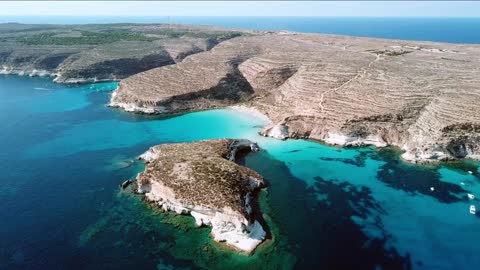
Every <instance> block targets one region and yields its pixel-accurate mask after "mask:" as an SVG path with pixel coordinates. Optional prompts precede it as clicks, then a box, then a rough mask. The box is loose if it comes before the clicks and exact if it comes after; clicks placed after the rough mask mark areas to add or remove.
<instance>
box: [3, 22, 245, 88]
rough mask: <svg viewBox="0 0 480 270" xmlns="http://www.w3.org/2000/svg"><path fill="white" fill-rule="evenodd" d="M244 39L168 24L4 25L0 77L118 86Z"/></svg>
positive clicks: (209, 29) (230, 33)
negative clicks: (116, 83)
mask: <svg viewBox="0 0 480 270" xmlns="http://www.w3.org/2000/svg"><path fill="white" fill-rule="evenodd" d="M245 34H248V31H242V32H240V31H233V30H224V29H217V28H213V27H203V26H180V25H166V24H161V25H159V24H155V25H149V24H104V25H102V24H98V25H27V24H16V23H11V24H0V74H2V73H3V74H5V73H13V74H20V75H33V76H55V77H56V78H55V80H56V81H57V82H62V83H77V82H96V81H112V80H119V79H123V78H125V77H128V76H130V75H133V74H136V73H139V72H141V71H145V70H149V69H152V68H156V67H161V66H165V65H171V64H175V63H178V62H180V61H182V60H183V59H184V58H185V57H187V56H188V55H190V54H195V53H198V52H203V51H207V50H210V49H211V48H212V47H214V46H215V45H217V44H218V43H220V42H222V41H224V40H227V39H230V38H233V37H236V36H239V35H245Z"/></svg>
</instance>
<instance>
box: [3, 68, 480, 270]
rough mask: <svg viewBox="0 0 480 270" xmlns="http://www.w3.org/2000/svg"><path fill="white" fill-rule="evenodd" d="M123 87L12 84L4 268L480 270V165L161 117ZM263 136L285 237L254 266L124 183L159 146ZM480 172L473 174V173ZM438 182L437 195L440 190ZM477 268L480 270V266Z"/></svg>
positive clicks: (269, 197) (212, 116)
mask: <svg viewBox="0 0 480 270" xmlns="http://www.w3.org/2000/svg"><path fill="white" fill-rule="evenodd" d="M115 87H116V83H99V84H92V85H82V86H65V85H59V84H55V83H53V82H51V80H50V79H45V78H27V77H18V76H6V75H2V76H1V77H0V123H2V129H1V132H0V149H1V151H0V170H1V171H2V176H1V177H0V202H1V203H0V220H1V222H0V239H1V241H0V269H133V268H136V269H155V268H157V269H197V268H214V269H292V268H296V269H358V268H359V267H360V269H411V268H412V269H435V270H438V269H471V268H472V266H475V265H479V263H480V257H479V256H478V254H479V253H480V245H478V243H479V241H480V234H479V233H478V228H479V226H480V216H478V215H477V216H475V215H471V214H470V213H469V206H470V205H471V204H474V205H477V207H480V203H479V201H478V199H475V200H469V199H468V197H467V194H468V193H473V194H476V195H477V196H480V171H479V164H478V163H475V162H470V161H465V162H459V163H448V164H441V165H438V166H431V167H427V166H416V165H411V164H406V163H404V162H402V161H401V160H399V152H398V150H397V149H394V148H386V149H381V150H377V149H375V148H370V147H366V148H345V149H342V148H335V147H329V146H324V145H321V144H318V143H314V142H308V141H303V140H288V141H278V140H274V139H270V138H264V137H260V136H259V135H257V132H258V131H259V129H260V127H261V126H262V125H263V124H265V123H264V122H262V120H259V119H255V118H252V117H251V116H249V115H243V114H239V113H238V112H234V111H231V110H228V109H227V110H213V111H206V112H197V113H189V114H185V115H178V116H171V117H158V116H145V115H135V114H130V113H126V112H123V111H120V110H117V109H112V108H108V107H106V106H105V104H106V103H107V102H108V99H109V93H110V91H111V90H113V89H114V88H115ZM223 137H230V138H249V139H251V140H254V141H257V142H258V143H259V145H260V146H261V148H262V149H263V150H262V151H260V152H258V153H253V154H250V155H247V156H246V157H245V159H243V160H241V161H240V162H241V163H242V164H245V165H246V166H248V167H250V168H253V169H255V170H257V171H258V172H260V173H261V174H262V175H264V176H265V178H266V179H267V180H268V182H269V187H268V188H267V189H266V190H265V191H264V192H262V194H261V206H262V211H263V212H264V217H265V220H266V221H267V223H268V225H269V227H270V229H271V230H272V233H273V240H270V241H269V242H267V243H266V244H265V245H263V246H262V247H261V248H260V249H258V251H257V252H256V253H255V254H254V255H253V256H251V257H247V256H244V255H237V254H233V253H231V252H229V251H225V250H222V249H221V248H219V247H218V246H217V245H215V244H214V243H212V241H211V240H210V238H209V228H195V226H194V223H193V220H192V218H190V217H187V216H175V215H172V214H165V213H160V212H159V211H158V210H156V209H152V208H150V207H148V206H146V205H145V204H144V203H143V202H142V201H140V200H139V198H137V197H135V196H134V195H129V194H125V193H123V192H122V191H120V190H119V188H118V185H119V183H121V182H122V181H123V180H125V179H127V178H130V177H133V176H135V175H136V173H138V172H139V171H141V170H142V169H143V164H142V163H141V162H139V161H137V160H136V157H137V156H138V155H139V154H141V153H143V152H144V151H145V150H146V149H147V148H148V147H149V146H151V145H154V144H159V143H167V142H180V141H193V140H199V139H209V138H223ZM468 171H471V172H472V174H470V173H468ZM431 187H434V189H435V190H434V191H431V189H430V188H431ZM473 268H475V267H473Z"/></svg>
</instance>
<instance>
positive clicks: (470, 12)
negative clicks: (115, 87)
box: [0, 1, 480, 17]
mask: <svg viewBox="0 0 480 270" xmlns="http://www.w3.org/2000/svg"><path fill="white" fill-rule="evenodd" d="M19 15H38V16H52V15H63V16H87V15H88V16H98V15H106V16H117V15H118V16H368V17H371V16H387V17H393V16H413V17H480V2H473V1H471V2H459V1H453V2H446V1H444V2H429V1H419V2H413V1H405V2H401V1H398V2H393V1H392V2H389V1H383V2H380V1H372V2H360V1H351V2H346V1H345V2H340V1H337V2H335V1H332V2H327V1H322V2H313V1H284V2H274V1H265V2H261V1H258V2H254V1H244V2H242V1H182V2H173V1H172V2H170V1H160V2H154V1H118V2H117V1H86V2H81V1H26V2H22V1H10V2H3V1H2V2H0V16H19Z"/></svg>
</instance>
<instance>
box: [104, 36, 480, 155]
mask: <svg viewBox="0 0 480 270" xmlns="http://www.w3.org/2000/svg"><path fill="white" fill-rule="evenodd" d="M479 85H480V45H473V44H469V45H464V44H446V43H434V42H416V41H403V40H385V39H373V38H360V37H348V36H336V35H321V34H301V33H280V32H271V33H262V34H258V35H255V36H245V37H237V38H234V39H231V40H228V41H225V42H222V43H221V44H219V45H218V46H216V47H215V48H213V49H212V50H210V51H208V52H202V53H198V54H195V55H191V56H189V57H188V58H186V59H185V60H184V61H182V62H181V63H178V64H175V65H170V66H168V67H161V68H156V69H152V70H149V71H146V72H142V73H139V74H137V75H134V76H131V77H129V78H127V79H125V80H122V81H121V82H120V83H119V86H118V89H117V90H116V91H115V92H114V94H113V95H112V100H111V101H112V103H111V104H112V105H114V106H119V107H122V108H124V109H126V110H130V111H140V112H147V113H177V112H186V111H196V110H204V109H212V108H222V107H226V106H230V105H232V104H243V105H245V106H248V107H251V108H254V109H256V110H258V111H260V112H262V113H263V114H265V115H266V116H268V117H269V118H270V119H271V121H272V124H271V125H269V126H268V127H266V128H265V129H264V130H263V132H262V134H264V135H266V136H271V137H275V138H278V139H287V138H306V139H314V140H319V141H323V142H326V143H330V144H337V145H345V146H358V145H370V144H373V145H377V146H379V147H382V146H386V145H394V146H398V147H400V148H402V149H403V150H404V151H405V154H404V155H403V158H404V159H406V160H409V161H412V162H432V161H438V160H452V159H461V158H472V159H479V158H480V146H479V145H480V131H479V130H480V128H479V127H480V106H479V104H480V88H479V87H478V86H479Z"/></svg>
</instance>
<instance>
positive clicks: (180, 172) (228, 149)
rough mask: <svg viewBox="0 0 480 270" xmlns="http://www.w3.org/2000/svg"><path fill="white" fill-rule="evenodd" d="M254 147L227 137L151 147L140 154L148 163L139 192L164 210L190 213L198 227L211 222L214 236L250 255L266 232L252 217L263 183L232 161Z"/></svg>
mask: <svg viewBox="0 0 480 270" xmlns="http://www.w3.org/2000/svg"><path fill="white" fill-rule="evenodd" d="M256 150H258V146H256V144H254V143H252V142H250V141H248V140H230V139H222V140H208V141H199V142H193V143H177V144H162V145H157V146H154V147H151V148H150V149H149V150H148V151H147V152H145V153H144V154H143V155H141V156H140V158H141V159H143V160H144V161H145V162H146V163H147V166H146V169H145V171H144V172H143V173H140V174H139V175H138V177H137V186H138V190H137V191H138V192H139V193H142V194H144V195H145V198H146V199H147V200H148V201H150V202H153V203H155V204H156V205H158V206H159V207H161V208H162V209H164V210H166V211H174V212H176V213H178V214H190V215H192V216H193V217H194V218H195V221H196V224H197V225H198V226H202V225H207V226H211V227H212V237H213V239H214V240H215V241H218V242H225V243H226V244H227V245H229V246H231V247H234V248H235V249H237V250H240V251H242V252H246V253H248V254H250V253H251V252H253V250H254V249H255V248H256V247H257V246H258V245H259V244H260V243H261V242H262V241H263V240H264V239H265V236H266V233H265V230H264V228H262V225H261V224H260V223H259V221H258V220H256V219H255V217H254V214H255V213H256V214H258V213H259V212H258V211H259V209H258V207H257V194H258V191H259V189H260V188H261V187H263V186H264V183H263V178H262V177H261V176H260V175H259V174H258V173H256V172H254V171H252V170H250V169H248V168H246V167H243V166H240V165H238V164H236V163H235V162H234V160H235V157H236V155H237V154H238V153H239V152H245V151H246V152H249V151H256Z"/></svg>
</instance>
